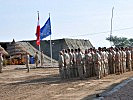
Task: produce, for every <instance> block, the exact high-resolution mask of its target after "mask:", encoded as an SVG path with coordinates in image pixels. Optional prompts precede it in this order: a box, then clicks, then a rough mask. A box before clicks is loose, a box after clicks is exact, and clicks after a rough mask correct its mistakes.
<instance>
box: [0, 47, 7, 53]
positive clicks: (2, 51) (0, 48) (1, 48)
mask: <svg viewBox="0 0 133 100" xmlns="http://www.w3.org/2000/svg"><path fill="white" fill-rule="evenodd" d="M0 53H2V54H3V55H8V53H7V52H6V51H5V49H4V48H3V47H1V46H0Z"/></svg>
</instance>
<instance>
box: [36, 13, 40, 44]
mask: <svg viewBox="0 0 133 100" xmlns="http://www.w3.org/2000/svg"><path fill="white" fill-rule="evenodd" d="M36 36H37V39H36V44H37V45H38V46H39V45H40V25H39V12H38V23H37V28H36Z"/></svg>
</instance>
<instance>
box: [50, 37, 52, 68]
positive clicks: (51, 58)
mask: <svg viewBox="0 0 133 100" xmlns="http://www.w3.org/2000/svg"><path fill="white" fill-rule="evenodd" d="M50 54H51V67H53V63H52V43H51V35H50Z"/></svg>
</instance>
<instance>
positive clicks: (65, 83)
mask: <svg viewBox="0 0 133 100" xmlns="http://www.w3.org/2000/svg"><path fill="white" fill-rule="evenodd" d="M31 66H32V67H33V65H31ZM132 76H133V72H126V73H124V74H121V75H114V74H113V75H108V76H107V77H104V78H103V79H99V80H98V79H96V78H95V77H92V78H87V79H84V80H80V79H78V78H74V79H67V80H61V79H60V77H59V73H58V68H48V67H39V68H37V69H34V67H33V68H31V70H30V72H29V73H27V70H26V68H25V66H24V65H10V66H6V67H4V69H3V73H0V100H89V99H90V100H91V99H93V98H94V97H95V96H96V94H99V93H102V92H104V91H108V90H110V89H111V88H112V87H114V86H115V85H117V84H119V83H120V82H122V81H123V80H125V79H127V78H129V77H132Z"/></svg>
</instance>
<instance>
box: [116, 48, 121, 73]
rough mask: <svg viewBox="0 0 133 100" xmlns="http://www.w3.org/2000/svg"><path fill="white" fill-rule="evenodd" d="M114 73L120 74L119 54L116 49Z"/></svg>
mask: <svg viewBox="0 0 133 100" xmlns="http://www.w3.org/2000/svg"><path fill="white" fill-rule="evenodd" d="M115 71H116V74H120V54H119V50H118V48H116V54H115Z"/></svg>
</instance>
